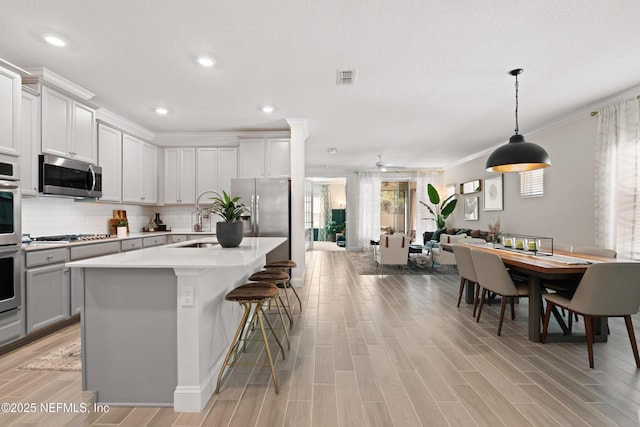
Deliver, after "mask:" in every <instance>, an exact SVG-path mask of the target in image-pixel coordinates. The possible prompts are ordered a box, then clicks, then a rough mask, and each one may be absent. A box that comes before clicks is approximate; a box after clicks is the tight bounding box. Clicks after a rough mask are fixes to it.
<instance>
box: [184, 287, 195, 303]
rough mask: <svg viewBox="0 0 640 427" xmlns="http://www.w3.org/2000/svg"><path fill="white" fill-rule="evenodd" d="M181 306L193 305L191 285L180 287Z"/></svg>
mask: <svg viewBox="0 0 640 427" xmlns="http://www.w3.org/2000/svg"><path fill="white" fill-rule="evenodd" d="M182 306H183V307H193V287H192V286H183V287H182Z"/></svg>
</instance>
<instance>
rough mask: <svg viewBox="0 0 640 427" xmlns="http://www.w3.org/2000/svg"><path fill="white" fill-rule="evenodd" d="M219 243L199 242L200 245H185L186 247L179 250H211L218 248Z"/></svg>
mask: <svg viewBox="0 0 640 427" xmlns="http://www.w3.org/2000/svg"><path fill="white" fill-rule="evenodd" d="M217 245H218V243H216V242H198V243H191V244H189V245H184V246H178V248H210V247H211V246H217Z"/></svg>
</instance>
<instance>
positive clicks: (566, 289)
mask: <svg viewBox="0 0 640 427" xmlns="http://www.w3.org/2000/svg"><path fill="white" fill-rule="evenodd" d="M553 247H554V248H555V244H554V245H553ZM572 252H573V253H574V254H576V255H594V256H599V257H602V258H611V259H615V258H616V256H617V255H618V254H617V252H616V251H614V250H613V249H606V248H598V247H595V246H580V247H576V248H574V249H573V250H572ZM542 285H543V286H544V287H545V289H547V290H548V289H551V290H553V291H555V292H557V293H558V294H560V295H562V296H563V297H565V298H571V297H572V296H573V293H574V292H575V291H576V287H577V285H578V284H577V281H576V280H573V281H572V280H569V281H564V280H563V281H544V282H542ZM562 315H563V316H564V309H562ZM574 317H575V320H576V321H577V320H578V315H577V314H576V315H575V316H569V324H568V327H569V331H571V329H572V328H573V320H574Z"/></svg>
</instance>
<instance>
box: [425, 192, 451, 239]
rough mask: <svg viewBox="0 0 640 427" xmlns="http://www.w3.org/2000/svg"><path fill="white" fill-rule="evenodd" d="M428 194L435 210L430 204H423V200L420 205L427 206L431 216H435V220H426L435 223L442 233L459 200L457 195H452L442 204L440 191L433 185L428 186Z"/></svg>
mask: <svg viewBox="0 0 640 427" xmlns="http://www.w3.org/2000/svg"><path fill="white" fill-rule="evenodd" d="M427 194H428V195H429V201H430V202H431V204H432V205H433V208H432V207H431V206H429V205H428V204H426V203H425V202H423V201H422V200H421V201H420V203H421V204H422V205H424V206H426V207H427V209H429V212H430V213H431V215H433V218H426V219H430V220H433V221H435V222H436V228H437V231H436V232H438V231H439V232H440V233H442V230H444V228H445V225H446V220H447V217H448V216H449V215H451V214H452V213H453V210H454V209H455V208H456V204H457V203H458V200H457V199H456V195H455V194H452V195H450V196H449V197H447V198H446V199H444V200H443V201H442V203H440V194H438V190H436V188H435V187H434V186H433V185H431V184H428V185H427ZM440 233H438V235H440ZM434 237H435V235H434ZM434 240H438V239H434Z"/></svg>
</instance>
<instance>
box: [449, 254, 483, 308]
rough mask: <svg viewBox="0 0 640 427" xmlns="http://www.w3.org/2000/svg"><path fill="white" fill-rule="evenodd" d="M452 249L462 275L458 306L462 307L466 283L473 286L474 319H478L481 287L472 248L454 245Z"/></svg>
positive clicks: (459, 272)
mask: <svg viewBox="0 0 640 427" xmlns="http://www.w3.org/2000/svg"><path fill="white" fill-rule="evenodd" d="M452 247H453V255H454V256H455V257H456V264H457V265H458V274H459V275H460V291H459V293H458V305H457V306H458V307H460V302H461V301H462V294H463V293H464V285H465V283H467V284H468V286H473V288H474V297H473V317H476V308H477V306H478V294H479V292H480V286H479V285H478V278H477V276H476V270H475V268H474V267H473V260H472V259H471V248H470V247H469V246H467V245H461V244H459V243H456V244H453V245H452Z"/></svg>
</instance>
